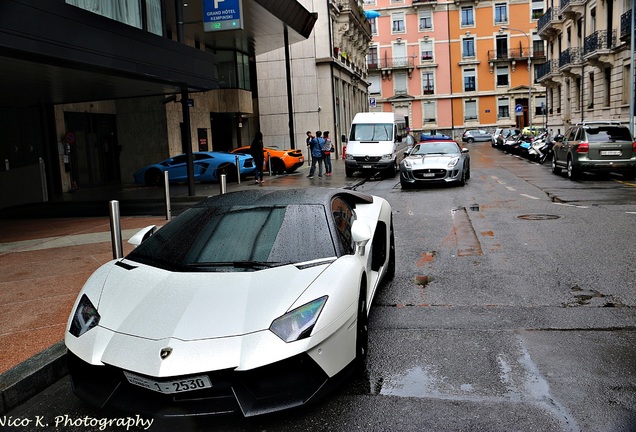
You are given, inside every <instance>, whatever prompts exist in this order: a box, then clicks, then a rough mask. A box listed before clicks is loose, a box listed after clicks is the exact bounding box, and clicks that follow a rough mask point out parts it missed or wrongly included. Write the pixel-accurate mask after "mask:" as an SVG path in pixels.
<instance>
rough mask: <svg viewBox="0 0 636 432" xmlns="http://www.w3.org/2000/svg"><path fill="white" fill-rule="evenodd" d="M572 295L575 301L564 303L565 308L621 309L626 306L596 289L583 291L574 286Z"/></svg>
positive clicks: (571, 289) (571, 291)
mask: <svg viewBox="0 0 636 432" xmlns="http://www.w3.org/2000/svg"><path fill="white" fill-rule="evenodd" d="M570 294H571V295H572V297H574V300H572V301H570V302H568V303H563V307H576V306H597V307H598V306H600V307H607V308H614V307H615V308H620V307H624V306H625V304H624V303H622V302H621V301H619V300H616V299H615V298H614V297H613V296H611V295H606V294H603V293H601V292H600V291H597V290H595V289H589V290H586V289H583V288H581V287H580V286H578V285H574V286H573V287H572V288H570Z"/></svg>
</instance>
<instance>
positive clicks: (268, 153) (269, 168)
mask: <svg viewBox="0 0 636 432" xmlns="http://www.w3.org/2000/svg"><path fill="white" fill-rule="evenodd" d="M267 171H269V176H270V177H271V176H272V155H271V154H270V152H267Z"/></svg>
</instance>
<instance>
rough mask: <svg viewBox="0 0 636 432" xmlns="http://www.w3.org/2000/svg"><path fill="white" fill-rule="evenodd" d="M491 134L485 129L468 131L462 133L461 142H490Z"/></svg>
mask: <svg viewBox="0 0 636 432" xmlns="http://www.w3.org/2000/svg"><path fill="white" fill-rule="evenodd" d="M491 140H492V134H491V133H490V132H488V131H486V130H485V129H470V130H467V131H465V132H464V133H463V135H462V141H463V142H466V143H469V144H470V143H472V142H475V141H491Z"/></svg>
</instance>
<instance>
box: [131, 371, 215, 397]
mask: <svg viewBox="0 0 636 432" xmlns="http://www.w3.org/2000/svg"><path fill="white" fill-rule="evenodd" d="M124 375H126V379H127V380H128V382H129V383H131V384H134V385H136V386H139V387H143V388H146V389H148V390H154V391H156V392H159V393H166V394H172V393H183V392H187V391H192V390H200V389H204V388H210V387H212V383H211V382H210V378H208V377H207V376H206V375H199V376H194V377H190V378H184V379H179V380H172V381H155V380H152V379H148V378H145V377H142V376H139V375H136V374H133V373H130V372H126V371H124Z"/></svg>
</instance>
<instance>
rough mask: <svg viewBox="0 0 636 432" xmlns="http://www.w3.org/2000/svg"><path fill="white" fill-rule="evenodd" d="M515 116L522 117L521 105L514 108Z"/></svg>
mask: <svg viewBox="0 0 636 432" xmlns="http://www.w3.org/2000/svg"><path fill="white" fill-rule="evenodd" d="M515 114H516V115H518V116H521V115H523V105H520V104H517V106H515Z"/></svg>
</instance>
